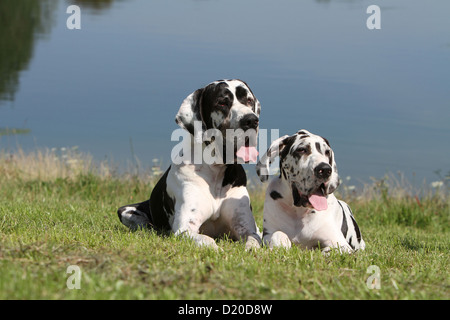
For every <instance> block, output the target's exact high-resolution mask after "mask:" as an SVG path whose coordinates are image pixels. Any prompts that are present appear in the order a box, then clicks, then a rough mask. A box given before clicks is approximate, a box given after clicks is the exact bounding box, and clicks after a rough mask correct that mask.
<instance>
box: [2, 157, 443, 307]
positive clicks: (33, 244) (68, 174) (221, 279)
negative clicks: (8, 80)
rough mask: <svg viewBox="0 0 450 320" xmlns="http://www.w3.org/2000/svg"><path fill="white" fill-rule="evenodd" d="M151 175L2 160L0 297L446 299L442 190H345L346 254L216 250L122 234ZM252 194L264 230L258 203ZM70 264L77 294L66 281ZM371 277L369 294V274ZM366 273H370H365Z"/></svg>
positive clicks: (67, 161) (78, 161) (259, 197)
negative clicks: (360, 245)
mask: <svg viewBox="0 0 450 320" xmlns="http://www.w3.org/2000/svg"><path fill="white" fill-rule="evenodd" d="M158 174H159V172H158V170H152V169H151V168H150V169H149V170H148V171H147V172H145V173H143V174H141V175H139V176H134V175H129V174H128V175H118V174H116V173H115V171H114V170H113V169H112V167H111V166H110V165H108V164H106V163H103V164H94V163H93V161H92V160H91V159H90V158H89V157H88V156H86V155H83V154H80V153H79V152H77V150H72V149H70V150H63V151H61V150H53V151H52V150H47V151H38V152H34V153H29V154H24V153H20V152H18V153H16V154H14V155H9V154H5V153H3V154H1V155H0V177H1V180H0V270H1V271H2V272H0V299H141V298H145V299H328V298H333V299H449V298H450V294H449V277H448V274H449V267H448V266H449V251H450V250H449V249H450V237H449V235H450V233H449V216H450V215H449V212H450V202H449V198H448V189H445V188H446V186H445V185H443V186H441V189H439V190H438V191H437V192H436V190H434V192H431V190H420V195H419V194H418V193H416V192H411V190H409V189H408V188H406V187H405V188H402V186H401V185H398V184H397V182H395V183H393V182H392V181H393V179H392V178H391V179H386V178H385V179H380V180H376V181H374V182H373V185H371V186H367V187H366V189H365V190H364V191H363V192H360V193H355V192H353V191H349V190H347V189H346V188H345V186H343V187H342V188H341V193H342V195H341V196H342V197H343V198H344V200H346V201H347V202H348V203H349V204H350V205H351V206H352V208H353V211H354V213H355V216H356V219H357V221H358V223H359V224H360V227H361V230H362V233H363V236H364V238H365V241H366V243H367V248H366V250H365V251H364V252H358V253H356V254H353V255H338V254H336V253H332V254H331V255H330V256H329V257H324V256H323V255H322V254H321V253H320V252H319V251H302V250H299V249H298V248H293V249H291V250H273V251H271V250H268V249H267V248H263V249H260V250H257V251H252V252H246V251H245V250H244V249H243V245H242V243H234V242H231V241H228V240H227V239H222V240H219V241H218V242H219V246H220V247H221V248H222V249H223V251H219V252H215V251H213V250H208V249H200V248H197V247H196V246H195V245H193V243H191V242H189V241H185V240H182V239H177V238H175V237H173V236H159V235H156V234H155V233H152V232H148V231H145V230H141V231H137V232H130V231H128V230H127V229H126V228H125V227H124V226H123V225H122V224H121V223H120V222H119V220H118V218H117V215H116V210H117V208H118V207H119V206H121V205H123V204H126V203H131V202H134V201H140V200H145V199H147V198H148V196H149V194H150V191H151V189H152V187H153V185H154V183H155V181H156V179H157V176H158ZM263 188H264V186H262V185H261V184H259V185H258V184H257V185H253V186H252V188H251V200H252V206H253V208H254V213H255V217H256V220H257V223H258V225H259V226H260V227H262V209H263V201H264V194H263ZM70 265H76V266H78V267H79V268H80V270H81V272H82V276H81V282H80V289H79V290H76V289H73V290H70V289H68V287H67V280H68V278H69V276H71V274H68V273H66V271H67V268H68V266H70ZM372 265H375V266H377V267H378V268H379V270H380V280H381V287H380V289H369V288H368V286H367V283H366V282H367V279H368V278H369V277H370V276H371V275H372V273H370V272H369V273H368V268H369V267H370V266H372ZM369 270H371V269H369Z"/></svg>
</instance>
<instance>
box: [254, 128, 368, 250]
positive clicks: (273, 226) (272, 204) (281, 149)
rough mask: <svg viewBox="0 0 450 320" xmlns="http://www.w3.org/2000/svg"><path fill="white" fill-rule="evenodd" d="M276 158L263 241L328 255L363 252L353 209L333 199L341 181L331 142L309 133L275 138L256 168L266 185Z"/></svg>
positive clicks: (303, 131)
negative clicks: (319, 250)
mask: <svg viewBox="0 0 450 320" xmlns="http://www.w3.org/2000/svg"><path fill="white" fill-rule="evenodd" d="M277 156H279V157H280V176H279V177H276V178H274V179H273V180H272V181H271V182H270V184H269V187H268V189H267V192H266V198H265V202H264V225H263V238H264V242H265V243H266V244H267V245H268V246H269V247H270V248H273V247H277V246H281V247H286V248H289V247H291V243H292V242H293V243H294V244H297V245H299V246H301V247H304V248H308V249H313V248H317V247H320V248H322V249H323V250H324V252H328V251H329V250H330V248H338V249H339V250H340V251H341V252H342V251H345V252H353V251H355V250H358V249H360V250H363V249H364V248H365V243H364V240H363V239H362V237H361V232H360V230H359V227H358V225H357V224H356V221H355V219H354V217H353V214H352V211H351V210H350V207H349V206H348V205H347V204H346V203H345V202H343V201H341V200H337V199H336V197H335V196H334V195H333V192H334V190H336V188H337V187H338V185H339V178H338V173H337V168H336V163H335V160H334V153H333V151H332V150H331V147H330V144H329V142H328V141H327V140H326V139H324V138H322V137H320V136H317V135H314V134H312V133H310V132H308V131H306V130H300V131H298V132H297V133H296V134H294V135H293V136H284V137H281V138H279V139H278V140H275V141H274V142H273V143H272V144H271V146H270V147H269V149H268V150H267V152H266V154H265V155H264V156H262V157H261V159H260V161H259V162H258V164H257V166H256V171H257V173H258V175H259V177H260V179H261V181H263V182H264V181H266V180H267V179H268V169H269V165H270V163H272V161H273V160H274V158H275V157H277Z"/></svg>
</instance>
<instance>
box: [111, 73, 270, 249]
mask: <svg viewBox="0 0 450 320" xmlns="http://www.w3.org/2000/svg"><path fill="white" fill-rule="evenodd" d="M260 110H261V104H260V103H259V101H258V100H257V99H256V97H255V96H254V94H253V93H252V91H251V90H250V88H249V87H248V85H247V84H246V83H245V82H243V81H241V80H220V81H215V82H212V83H210V84H209V85H207V86H206V87H204V88H201V89H198V90H196V91H195V92H193V93H192V94H190V95H189V96H188V97H187V98H186V99H185V100H184V101H183V103H182V104H181V107H180V109H179V111H178V113H177V115H176V118H175V121H176V123H177V124H178V125H179V126H180V127H181V128H183V129H185V130H187V132H189V133H190V137H191V138H192V145H191V148H187V150H182V151H181V153H182V154H181V155H180V156H182V157H183V161H181V162H177V163H175V161H172V164H171V166H170V167H169V168H168V169H167V171H166V172H165V173H164V175H163V176H162V177H161V179H160V180H159V181H158V183H157V184H156V186H155V187H154V189H153V191H152V193H151V196H150V199H149V200H147V201H144V202H141V203H136V204H131V205H126V206H123V207H121V208H119V210H118V215H119V219H120V221H121V222H122V223H123V224H124V225H126V226H128V227H129V228H130V229H136V228H139V227H149V228H154V229H156V230H160V231H172V232H174V233H175V235H184V236H187V237H189V238H191V239H193V240H194V241H195V242H196V243H197V244H198V245H200V246H211V247H213V248H217V244H216V242H215V240H214V238H217V237H220V236H222V235H225V234H226V235H228V236H229V237H230V238H231V239H233V240H243V241H245V246H246V248H252V247H260V245H261V243H262V241H261V238H260V236H259V231H258V229H257V226H256V223H255V220H254V217H253V214H252V209H251V206H250V198H249V195H248V191H247V188H246V184H247V178H246V174H245V171H244V169H243V167H242V165H241V164H240V163H244V162H249V161H252V162H256V157H257V155H258V152H257V151H256V147H255V146H256V134H257V130H258V125H259V114H260ZM196 127H200V132H199V131H198V130H195V129H196ZM238 129H239V130H238ZM210 131H212V132H213V133H215V134H216V135H215V136H214V137H212V138H211V137H210V139H209V140H205V136H206V135H205V133H206V132H210ZM249 131H252V132H253V133H254V134H253V135H245V134H246V133H247V132H249ZM236 132H237V133H236ZM231 133H233V134H234V135H231ZM188 136H189V134H188ZM237 140H242V144H241V147H240V148H239V149H238V148H237V146H238V145H236V144H234V142H236V141H237ZM230 141H231V142H232V143H233V144H232V148H229V145H230ZM195 144H197V145H195ZM199 145H200V148H201V150H205V149H206V148H209V150H213V151H212V154H213V155H214V157H216V158H215V159H216V160H217V159H219V161H214V162H213V163H210V164H208V163H207V161H200V162H199V163H197V162H198V161H194V160H193V157H192V154H186V153H191V152H192V150H195V148H196V147H197V149H198V146H199ZM227 147H228V148H227ZM227 151H228V154H227ZM216 153H217V154H216ZM230 154H231V155H230ZM187 155H188V157H186V156H187ZM194 158H195V157H194ZM226 159H228V162H227V161H225V160H226ZM172 160H173V159H172ZM197 160H198V159H197ZM200 160H202V159H200ZM203 160H205V159H203Z"/></svg>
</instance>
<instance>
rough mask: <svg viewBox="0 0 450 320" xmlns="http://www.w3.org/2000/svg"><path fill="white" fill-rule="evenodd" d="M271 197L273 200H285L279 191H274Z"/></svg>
mask: <svg viewBox="0 0 450 320" xmlns="http://www.w3.org/2000/svg"><path fill="white" fill-rule="evenodd" d="M270 197H271V198H272V199H273V200H277V199H283V196H282V195H281V194H280V193H279V192H277V191H275V190H273V191H272V192H271V193H270Z"/></svg>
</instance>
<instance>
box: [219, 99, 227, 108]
mask: <svg viewBox="0 0 450 320" xmlns="http://www.w3.org/2000/svg"><path fill="white" fill-rule="evenodd" d="M217 105H218V106H220V107H226V106H228V100H219V101H217Z"/></svg>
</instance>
